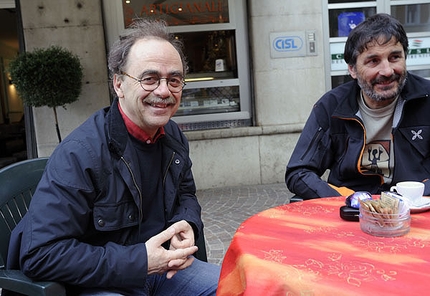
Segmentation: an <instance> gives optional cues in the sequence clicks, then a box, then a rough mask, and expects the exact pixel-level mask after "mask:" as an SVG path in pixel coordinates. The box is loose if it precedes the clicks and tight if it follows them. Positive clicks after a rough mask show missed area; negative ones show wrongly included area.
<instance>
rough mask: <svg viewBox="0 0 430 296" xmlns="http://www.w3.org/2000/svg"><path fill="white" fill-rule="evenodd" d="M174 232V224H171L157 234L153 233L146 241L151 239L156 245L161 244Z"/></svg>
mask: <svg viewBox="0 0 430 296" xmlns="http://www.w3.org/2000/svg"><path fill="white" fill-rule="evenodd" d="M175 234H176V229H175V226H174V225H172V226H170V227H169V228H167V229H166V230H163V231H162V232H160V233H159V234H157V235H154V236H153V237H151V238H150V239H149V240H148V241H152V242H153V243H155V244H156V245H158V246H161V245H162V244H164V243H165V242H167V241H168V240H170V239H171V238H172V237H173V236H174V235H175Z"/></svg>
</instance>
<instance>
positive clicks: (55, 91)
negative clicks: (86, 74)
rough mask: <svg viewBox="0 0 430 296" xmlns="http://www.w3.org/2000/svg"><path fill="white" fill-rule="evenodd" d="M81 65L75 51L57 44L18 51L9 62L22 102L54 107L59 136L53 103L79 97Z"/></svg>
mask: <svg viewBox="0 0 430 296" xmlns="http://www.w3.org/2000/svg"><path fill="white" fill-rule="evenodd" d="M82 70H83V69H82V66H81V63H80V61H79V57H78V56H77V55H74V54H72V53H71V52H70V51H68V50H66V49H63V48H61V47H59V46H51V47H49V48H44V49H36V50H34V51H32V52H24V53H21V54H19V55H18V56H17V57H16V58H15V59H14V60H13V61H11V62H10V64H9V72H10V76H11V78H12V83H13V84H14V85H15V87H16V90H17V91H18V94H19V95H20V97H21V98H22V100H23V101H24V103H25V104H27V105H29V106H34V107H42V106H48V107H50V108H53V111H54V115H55V124H56V127H57V135H58V140H59V142H61V135H60V131H59V128H58V119H57V111H56V107H59V106H62V107H64V108H65V105H66V104H70V103H73V102H74V101H77V100H78V97H79V95H80V94H81V91H82V76H83V73H82Z"/></svg>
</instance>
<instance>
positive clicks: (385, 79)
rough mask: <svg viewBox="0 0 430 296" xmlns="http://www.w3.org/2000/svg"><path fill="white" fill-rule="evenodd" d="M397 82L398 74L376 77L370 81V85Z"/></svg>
mask: <svg viewBox="0 0 430 296" xmlns="http://www.w3.org/2000/svg"><path fill="white" fill-rule="evenodd" d="M397 80H400V74H396V73H394V74H393V75H391V76H390V77H386V76H378V77H376V78H375V79H373V80H372V84H377V83H384V82H393V81H397Z"/></svg>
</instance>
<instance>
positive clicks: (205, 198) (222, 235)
mask: <svg viewBox="0 0 430 296" xmlns="http://www.w3.org/2000/svg"><path fill="white" fill-rule="evenodd" d="M292 196H293V194H292V193H291V192H290V191H288V189H287V187H286V185H285V183H277V184H268V185H267V184H266V185H245V186H238V187H225V188H212V189H205V190H198V191H197V198H198V200H199V202H200V205H201V207H202V220H203V222H204V224H205V228H204V231H205V238H206V248H207V254H208V261H209V262H211V263H215V264H218V265H221V263H222V260H223V258H224V255H225V252H226V251H227V249H228V247H229V245H230V242H231V239H232V238H233V235H234V233H235V232H236V229H237V228H238V227H239V226H240V224H241V223H242V222H243V221H245V220H246V219H248V218H249V217H251V216H252V215H254V214H257V213H259V212H261V211H263V210H266V209H269V208H272V207H275V206H279V205H283V204H287V203H289V201H290V198H291V197H292Z"/></svg>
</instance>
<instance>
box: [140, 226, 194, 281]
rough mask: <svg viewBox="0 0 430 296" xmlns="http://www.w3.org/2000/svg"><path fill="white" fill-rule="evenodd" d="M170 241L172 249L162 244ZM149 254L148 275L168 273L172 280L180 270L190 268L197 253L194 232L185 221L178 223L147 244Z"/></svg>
mask: <svg viewBox="0 0 430 296" xmlns="http://www.w3.org/2000/svg"><path fill="white" fill-rule="evenodd" d="M169 240H170V249H169V250H166V249H165V248H164V247H163V246H162V244H164V243H165V242H167V241H169ZM145 245H146V252H147V254H148V274H153V273H158V274H162V273H165V272H167V275H166V276H167V278H168V279H170V278H172V277H173V276H174V275H175V274H176V273H177V272H178V271H179V270H181V269H185V268H187V267H188V266H190V265H191V264H192V263H193V261H194V257H193V256H191V255H192V254H194V253H195V252H196V251H197V249H198V248H197V246H195V245H194V231H193V228H192V227H191V225H190V224H188V222H186V221H185V220H182V221H179V222H176V223H175V224H173V225H172V226H170V227H169V228H167V229H166V230H164V231H163V232H160V233H159V234H157V235H155V236H153V237H151V238H150V239H149V240H148V241H147V242H146V243H145Z"/></svg>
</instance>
